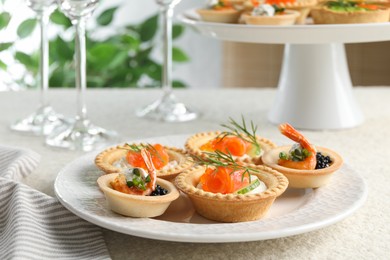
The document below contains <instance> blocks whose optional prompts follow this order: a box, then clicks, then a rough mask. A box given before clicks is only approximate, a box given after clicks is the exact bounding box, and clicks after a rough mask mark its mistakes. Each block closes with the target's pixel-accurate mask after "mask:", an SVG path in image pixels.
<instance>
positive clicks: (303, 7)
mask: <svg viewBox="0 0 390 260" xmlns="http://www.w3.org/2000/svg"><path fill="white" fill-rule="evenodd" d="M317 2H318V1H317V0H297V1H295V2H289V3H280V4H278V6H279V7H282V8H286V9H289V10H295V11H298V12H299V13H300V14H299V16H298V18H297V19H296V21H295V24H305V22H306V18H307V17H308V15H309V13H310V11H311V9H312V8H313V7H314V6H315V5H316V4H317Z"/></svg>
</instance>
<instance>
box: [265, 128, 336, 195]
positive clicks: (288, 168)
mask: <svg viewBox="0 0 390 260" xmlns="http://www.w3.org/2000/svg"><path fill="white" fill-rule="evenodd" d="M279 129H280V132H281V133H282V134H283V135H285V136H286V137H288V138H290V139H291V140H293V141H295V142H296V143H295V144H294V145H292V146H291V145H289V146H280V147H276V148H274V149H272V150H269V151H267V152H265V153H264V154H263V156H262V161H263V163H264V164H265V165H267V166H269V167H271V168H273V169H275V170H277V171H278V172H281V173H283V174H284V175H285V176H286V177H287V178H288V180H289V187H291V188H318V187H321V186H324V185H326V184H327V183H328V182H329V181H330V179H331V176H332V175H333V174H334V173H335V172H336V171H337V170H338V169H340V167H341V166H342V165H343V159H342V157H341V156H340V155H339V154H338V153H336V152H335V151H333V150H331V149H328V148H324V147H319V146H314V145H313V144H311V143H310V142H309V141H308V140H307V139H306V138H305V137H304V136H303V135H302V134H301V133H299V132H298V131H297V130H296V129H295V128H293V127H292V126H291V125H289V124H281V125H280V126H279Z"/></svg>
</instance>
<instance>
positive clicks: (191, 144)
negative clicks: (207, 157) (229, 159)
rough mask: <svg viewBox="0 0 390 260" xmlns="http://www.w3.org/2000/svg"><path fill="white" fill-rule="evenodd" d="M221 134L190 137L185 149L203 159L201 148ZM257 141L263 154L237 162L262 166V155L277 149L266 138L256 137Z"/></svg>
mask: <svg viewBox="0 0 390 260" xmlns="http://www.w3.org/2000/svg"><path fill="white" fill-rule="evenodd" d="M220 134H222V131H214V132H202V133H197V134H195V135H193V136H190V137H189V138H188V139H187V141H186V143H185V145H184V146H185V149H186V151H187V152H188V153H189V154H191V155H195V156H199V157H203V156H204V151H202V150H201V149H200V147H201V146H202V145H203V144H205V143H207V142H209V141H210V140H212V139H214V138H216V137H217V136H219V135H220ZM256 139H257V141H258V143H259V144H260V146H261V153H260V154H259V155H258V156H256V157H245V158H239V157H238V158H236V159H237V161H241V162H243V163H253V164H262V162H261V155H262V153H264V152H265V151H268V150H270V149H272V148H275V147H276V144H275V143H273V142H272V141H271V140H268V139H266V138H262V137H259V136H256Z"/></svg>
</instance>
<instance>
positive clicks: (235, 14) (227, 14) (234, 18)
mask: <svg viewBox="0 0 390 260" xmlns="http://www.w3.org/2000/svg"><path fill="white" fill-rule="evenodd" d="M196 12H197V13H198V14H199V16H200V17H201V20H202V21H205V22H213V23H237V22H238V19H239V18H240V16H241V12H240V11H238V10H235V9H226V10H213V9H198V10H196Z"/></svg>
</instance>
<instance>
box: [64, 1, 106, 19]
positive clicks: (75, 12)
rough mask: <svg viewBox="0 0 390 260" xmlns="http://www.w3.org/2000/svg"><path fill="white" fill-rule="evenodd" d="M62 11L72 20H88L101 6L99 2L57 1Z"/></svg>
mask: <svg viewBox="0 0 390 260" xmlns="http://www.w3.org/2000/svg"><path fill="white" fill-rule="evenodd" d="M57 2H58V5H59V6H60V8H61V11H62V12H63V13H64V14H65V15H66V16H67V17H68V18H69V19H70V20H71V21H73V20H75V19H80V18H82V17H84V18H88V17H89V16H91V15H92V13H93V11H94V10H95V9H96V7H97V5H98V4H99V0H57Z"/></svg>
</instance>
